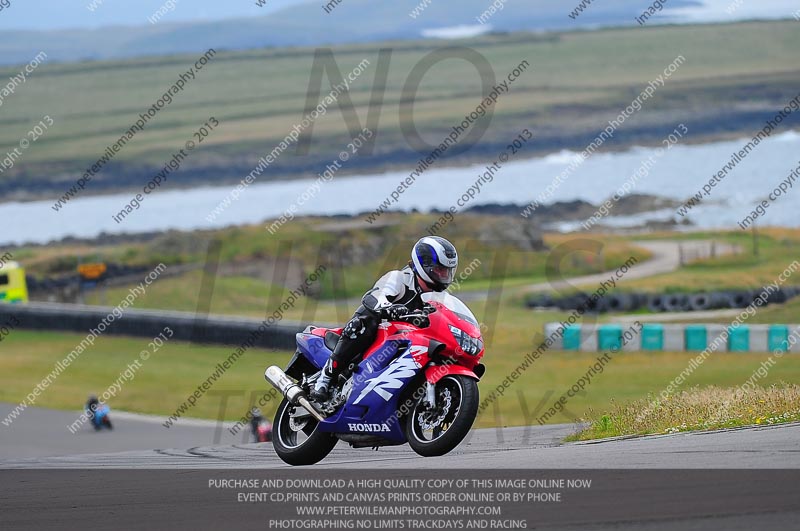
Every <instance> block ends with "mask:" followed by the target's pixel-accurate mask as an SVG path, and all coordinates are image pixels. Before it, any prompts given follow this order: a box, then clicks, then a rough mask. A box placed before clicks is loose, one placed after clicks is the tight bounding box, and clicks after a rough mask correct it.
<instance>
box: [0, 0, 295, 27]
mask: <svg viewBox="0 0 800 531" xmlns="http://www.w3.org/2000/svg"><path fill="white" fill-rule="evenodd" d="M9 1H10V2H11V5H10V6H9V7H7V8H5V9H3V10H2V11H0V30H3V29H4V30H30V29H33V30H52V29H66V28H87V29H88V28H98V27H103V26H116V25H123V26H140V25H143V24H147V23H148V22H147V19H148V17H150V16H152V15H153V14H154V13H155V12H156V11H158V10H159V9H160V8H162V6H164V7H165V9H166V10H167V11H168V12H167V14H165V15H164V17H163V18H162V19H161V20H162V21H163V22H187V21H193V20H219V19H226V18H239V17H257V16H263V15H266V14H269V13H272V12H275V11H277V10H280V9H283V8H284V7H287V6H291V5H296V4H302V3H307V2H309V1H310V0H265V5H264V6H263V7H259V6H257V5H256V1H255V0H9ZM170 6H172V7H173V9H169V7H170ZM92 9H93V10H92Z"/></svg>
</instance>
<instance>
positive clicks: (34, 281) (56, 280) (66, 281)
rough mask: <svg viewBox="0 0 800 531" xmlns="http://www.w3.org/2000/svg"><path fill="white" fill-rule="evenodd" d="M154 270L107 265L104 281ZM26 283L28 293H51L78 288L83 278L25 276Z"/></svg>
mask: <svg viewBox="0 0 800 531" xmlns="http://www.w3.org/2000/svg"><path fill="white" fill-rule="evenodd" d="M151 269H152V268H151V267H147V266H129V265H123V264H107V265H106V272H105V273H104V274H103V277H102V278H103V280H105V279H110V278H116V277H125V276H129V275H139V274H143V273H146V272H148V271H150V270H151ZM25 282H26V283H27V284H28V291H29V292H31V293H37V292H43V291H44V292H49V291H52V290H54V289H58V288H65V287H67V286H78V285H79V284H80V282H81V277H80V276H79V275H78V274H77V273H74V274H69V275H61V276H57V277H42V278H36V277H34V276H32V275H25Z"/></svg>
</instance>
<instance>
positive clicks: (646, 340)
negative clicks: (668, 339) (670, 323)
mask: <svg viewBox="0 0 800 531" xmlns="http://www.w3.org/2000/svg"><path fill="white" fill-rule="evenodd" d="M642 350H651V351H652V350H664V325H661V324H651V323H648V324H645V325H642Z"/></svg>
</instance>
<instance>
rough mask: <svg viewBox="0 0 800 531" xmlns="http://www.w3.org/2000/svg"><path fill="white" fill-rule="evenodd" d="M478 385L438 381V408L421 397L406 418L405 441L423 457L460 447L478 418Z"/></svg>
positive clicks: (457, 379) (462, 379)
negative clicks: (430, 405)
mask: <svg viewBox="0 0 800 531" xmlns="http://www.w3.org/2000/svg"><path fill="white" fill-rule="evenodd" d="M479 400H480V398H479V393H478V382H476V381H475V380H474V379H473V378H469V377H467V376H462V375H452V374H451V375H448V376H445V377H444V378H442V379H441V380H439V381H438V382H436V406H435V407H434V408H430V407H428V406H427V404H425V401H424V399H423V398H420V399H419V400H418V401H417V403H416V405H415V406H414V409H413V410H412V411H411V413H409V415H408V416H407V417H406V438H407V439H408V444H409V445H410V446H411V448H412V449H413V450H414V451H415V452H417V453H418V454H419V455H421V456H423V457H434V456H439V455H445V454H446V453H448V452H450V451H451V450H453V449H454V448H455V447H456V446H458V445H459V444H461V441H463V440H464V437H466V436H467V433H469V430H470V428H472V423H473V422H475V417H476V416H477V415H478V402H479Z"/></svg>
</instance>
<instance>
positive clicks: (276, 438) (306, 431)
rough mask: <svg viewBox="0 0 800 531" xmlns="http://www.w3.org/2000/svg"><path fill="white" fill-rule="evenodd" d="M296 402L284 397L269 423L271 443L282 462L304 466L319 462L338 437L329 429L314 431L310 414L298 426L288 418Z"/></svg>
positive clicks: (313, 421) (315, 429)
mask: <svg viewBox="0 0 800 531" xmlns="http://www.w3.org/2000/svg"><path fill="white" fill-rule="evenodd" d="M297 407H298V406H294V405H292V404H291V403H290V402H289V401H288V400H286V399H284V400H283V401H282V402H281V404H280V405H279V406H278V411H277V412H276V413H275V420H274V422H273V423H272V446H273V447H274V448H275V453H277V454H278V457H280V458H281V459H282V460H283V461H284V462H285V463H287V464H290V465H293V466H306V465H313V464H315V463H319V462H320V461H322V460H323V459H325V457H326V456H327V455H328V454H329V453H331V450H333V447H334V446H336V443H337V442H339V440H338V439H337V438H336V437H334V436H333V435H331V434H330V433H323V432H320V431H317V427H318V426H319V422H318V421H317V420H316V419H314V418H313V417H309V418H307V419H305V424H303V425H302V426H299V425H297V424H296V423H293V422H292V418H291V414H292V412H293V411H294V409H295V408H297Z"/></svg>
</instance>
